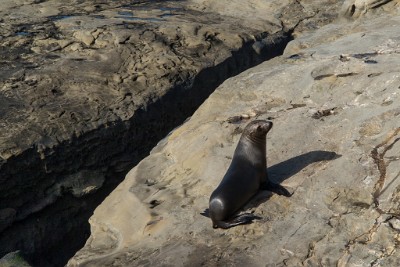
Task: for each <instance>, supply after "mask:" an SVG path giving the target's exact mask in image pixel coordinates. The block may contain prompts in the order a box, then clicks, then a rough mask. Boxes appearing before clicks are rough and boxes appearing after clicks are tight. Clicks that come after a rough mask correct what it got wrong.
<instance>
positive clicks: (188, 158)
mask: <svg viewBox="0 0 400 267" xmlns="http://www.w3.org/2000/svg"><path fill="white" fill-rule="evenodd" d="M392 4H393V3H392ZM391 12H392V13H393V15H391V16H389V15H388V14H385V13H383V14H381V15H379V16H373V15H371V16H368V18H367V17H364V16H361V17H362V18H359V19H358V20H356V21H347V22H343V23H334V24H330V25H328V26H325V27H322V28H321V29H319V30H317V31H316V32H314V33H311V34H309V35H304V36H303V37H300V38H298V39H296V40H294V41H292V42H291V43H290V44H289V46H288V47H287V48H286V50H285V53H284V55H283V56H281V57H278V58H275V59H272V60H270V61H268V62H265V63H263V64H261V65H259V66H257V67H254V68H252V69H250V70H248V71H246V72H244V73H241V74H240V75H238V76H236V77H234V78H231V79H229V80H227V81H225V82H224V83H223V84H222V85H221V86H220V87H219V88H218V89H217V90H216V91H215V92H214V93H213V94H212V95H211V96H210V97H209V98H208V99H207V101H206V102H205V103H204V104H203V105H201V107H200V108H199V109H198V110H197V111H196V112H195V114H194V115H193V116H192V117H191V118H190V120H188V121H187V122H186V123H184V124H183V125H182V126H180V127H179V128H177V129H175V130H174V131H173V132H172V133H171V134H169V135H168V136H167V137H166V138H165V139H163V140H162V141H161V142H160V143H159V144H158V145H157V146H156V147H155V148H154V149H153V150H152V152H151V154H150V156H148V157H147V158H145V159H144V160H142V161H141V162H140V163H139V164H138V165H137V166H136V167H135V168H133V169H132V170H131V171H130V172H129V174H128V175H127V176H126V179H125V180H124V181H123V183H121V184H120V185H119V186H118V187H117V189H116V190H115V191H113V192H112V194H111V195H110V196H108V197H107V198H106V200H105V201H104V202H103V203H102V204H101V205H100V206H99V207H98V208H97V209H96V210H95V213H94V215H93V216H92V217H91V218H90V224H91V232H92V234H91V236H90V238H89V240H88V241H87V243H86V245H85V247H84V248H83V249H82V250H80V251H79V252H78V253H77V254H76V255H75V256H74V257H73V258H72V259H71V260H70V261H69V263H68V266H128V265H130V266H156V265H157V266H398V265H399V264H400V251H399V249H398V242H399V238H400V236H399V227H400V226H399V225H400V221H399V219H400V210H399V205H398V200H399V198H400V193H399V192H400V180H399V179H398V178H399V176H400V167H399V166H400V165H399V161H400V142H399V141H400V125H399V119H400V99H399V97H400V67H399V66H400V64H399V62H400V27H399V25H400V15H399V12H400V10H399V5H393V6H392V10H391ZM255 118H257V119H270V120H272V121H273V122H274V127H273V129H272V130H271V132H270V133H269V134H268V138H267V159H268V161H267V162H268V166H269V167H268V173H269V176H270V177H271V179H272V180H274V181H275V182H280V183H281V184H282V185H283V186H285V187H286V188H287V189H288V190H290V191H291V192H293V195H292V196H291V197H289V198H288V197H284V196H278V195H275V194H271V193H269V192H267V191H265V192H260V194H259V195H257V196H256V197H255V199H254V200H252V201H251V203H249V205H248V206H247V207H246V209H248V211H250V212H254V213H255V214H256V215H258V216H260V217H262V219H260V220H258V221H255V222H254V223H253V224H251V225H243V226H237V227H234V228H231V229H229V230H220V229H217V230H215V229H213V228H212V226H211V221H210V219H209V218H206V217H203V216H201V215H200V213H202V212H203V211H204V210H205V209H206V208H207V207H208V199H209V196H210V194H211V192H212V191H213V189H214V188H215V187H216V186H217V185H218V183H219V182H220V180H221V178H222V176H223V175H224V173H225V171H226V169H227V167H228V166H229V163H230V160H231V156H232V154H233V151H234V148H235V146H236V143H237V141H238V139H239V137H240V133H241V131H242V129H243V128H244V126H245V125H246V124H247V123H248V122H249V121H251V120H252V119H255Z"/></svg>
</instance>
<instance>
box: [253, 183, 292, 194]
mask: <svg viewBox="0 0 400 267" xmlns="http://www.w3.org/2000/svg"><path fill="white" fill-rule="evenodd" d="M260 189H261V190H267V191H271V192H274V193H275V194H278V195H280V196H285V197H290V196H292V194H291V193H290V192H289V191H288V190H287V189H286V188H285V187H283V186H281V185H280V184H276V183H273V182H270V181H268V182H266V183H262V184H261V186H260Z"/></svg>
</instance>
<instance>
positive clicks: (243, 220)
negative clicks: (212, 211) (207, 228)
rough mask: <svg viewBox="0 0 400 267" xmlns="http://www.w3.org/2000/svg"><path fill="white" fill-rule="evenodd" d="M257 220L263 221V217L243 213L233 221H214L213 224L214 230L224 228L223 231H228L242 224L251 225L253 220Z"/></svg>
mask: <svg viewBox="0 0 400 267" xmlns="http://www.w3.org/2000/svg"><path fill="white" fill-rule="evenodd" d="M255 219H258V220H259V219H261V217H259V216H256V215H254V214H252V213H243V214H240V215H238V216H236V217H234V218H233V219H232V220H230V221H227V222H225V221H214V222H213V228H222V229H228V228H231V227H233V226H236V225H240V224H250V223H252V222H253V220H255Z"/></svg>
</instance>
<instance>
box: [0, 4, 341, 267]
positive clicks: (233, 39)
mask: <svg viewBox="0 0 400 267" xmlns="http://www.w3.org/2000/svg"><path fill="white" fill-rule="evenodd" d="M340 3H341V2H340V1H339V2H337V1H304V2H301V1H268V3H266V2H263V1H249V4H248V5H243V3H242V2H241V1H218V2H217V1H195V0H193V1H124V0H122V1H109V2H106V1H97V0H91V1H80V0H67V1H40V0H39V1H38V0H28V1H25V0H24V1H22V0H17V1H15V0H3V1H2V3H1V5H0V125H1V131H0V244H1V245H0V257H1V256H3V255H5V254H6V253H8V252H11V251H15V250H21V253H22V254H25V255H28V258H29V259H30V260H33V262H34V264H36V265H40V266H52V265H56V266H58V265H61V264H64V263H65V262H66V261H67V259H68V258H69V257H71V256H72V255H73V253H74V252H75V251H76V250H77V249H78V248H80V247H81V246H82V245H83V244H84V241H85V240H86V238H87V237H88V236H89V234H90V232H89V225H88V224H87V220H88V218H89V217H90V215H91V214H92V212H93V210H94V208H95V207H96V206H97V205H98V204H99V203H100V202H101V201H102V200H103V199H104V197H105V196H107V195H108V194H109V192H110V191H111V190H112V189H113V188H115V186H116V185H117V184H118V183H119V182H120V181H121V180H122V179H123V177H124V176H125V175H126V173H127V172H128V170H129V169H131V168H132V167H133V166H134V165H135V164H136V163H137V162H138V161H139V160H141V159H142V158H143V157H144V156H146V155H147V154H148V152H149V151H150V149H151V148H153V147H154V146H155V145H156V143H157V141H158V140H160V139H161V138H162V137H164V136H165V135H166V134H167V133H168V132H169V131H170V130H171V129H173V128H174V127H176V126H177V125H179V124H180V123H182V122H183V121H184V120H185V119H186V118H187V117H188V116H190V115H191V114H192V112H194V110H196V108H197V107H198V106H199V105H200V104H201V103H202V101H204V99H206V98H207V97H208V95H209V94H210V93H211V92H212V91H213V90H214V89H215V88H216V87H217V86H218V85H219V84H220V83H221V82H222V81H223V80H225V79H226V78H227V77H230V76H233V75H236V74H238V73H239V72H241V71H243V70H244V69H247V68H249V67H251V66H254V65H256V64H258V63H260V62H262V61H264V60H266V59H268V58H271V57H273V56H276V55H278V54H281V53H282V51H283V48H284V47H285V45H286V43H287V42H288V41H289V40H291V39H292V34H293V35H295V36H296V35H298V34H299V32H302V31H305V30H309V29H314V28H317V27H318V25H322V24H326V23H328V22H330V21H332V20H333V18H335V17H336V13H337V10H339V6H340ZM322 7H324V8H322Z"/></svg>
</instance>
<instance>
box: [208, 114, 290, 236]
mask: <svg viewBox="0 0 400 267" xmlns="http://www.w3.org/2000/svg"><path fill="white" fill-rule="evenodd" d="M271 128H272V122H271V121H264V120H255V121H252V122H250V123H249V124H248V125H247V126H246V127H245V129H244V131H243V133H242V136H241V137H240V140H239V143H238V145H237V147H236V149H235V152H234V154H233V158H232V162H231V165H230V166H229V168H228V170H227V172H226V174H225V176H224V177H223V178H222V181H221V183H220V184H219V185H218V187H217V188H216V189H215V190H214V192H213V193H212V194H211V197H210V202H209V204H210V206H209V216H210V218H211V220H212V224H213V228H223V229H227V228H230V227H232V226H236V225H239V224H247V223H251V222H252V220H253V219H255V218H258V217H257V216H255V215H253V214H249V213H245V214H241V215H238V216H236V217H234V216H233V215H234V214H235V213H237V212H238V211H239V209H240V208H242V207H243V206H244V205H245V204H246V203H247V202H248V201H249V200H250V199H251V198H252V197H253V196H255V195H256V194H257V192H258V191H259V190H260V189H268V190H271V189H272V190H271V191H275V192H276V191H278V192H277V193H278V194H282V195H290V194H289V192H288V191H287V190H286V189H284V188H283V187H282V186H280V185H277V184H274V183H272V182H270V181H269V180H268V176H267V172H266V168H267V162H266V135H267V133H268V132H269V130H271Z"/></svg>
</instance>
